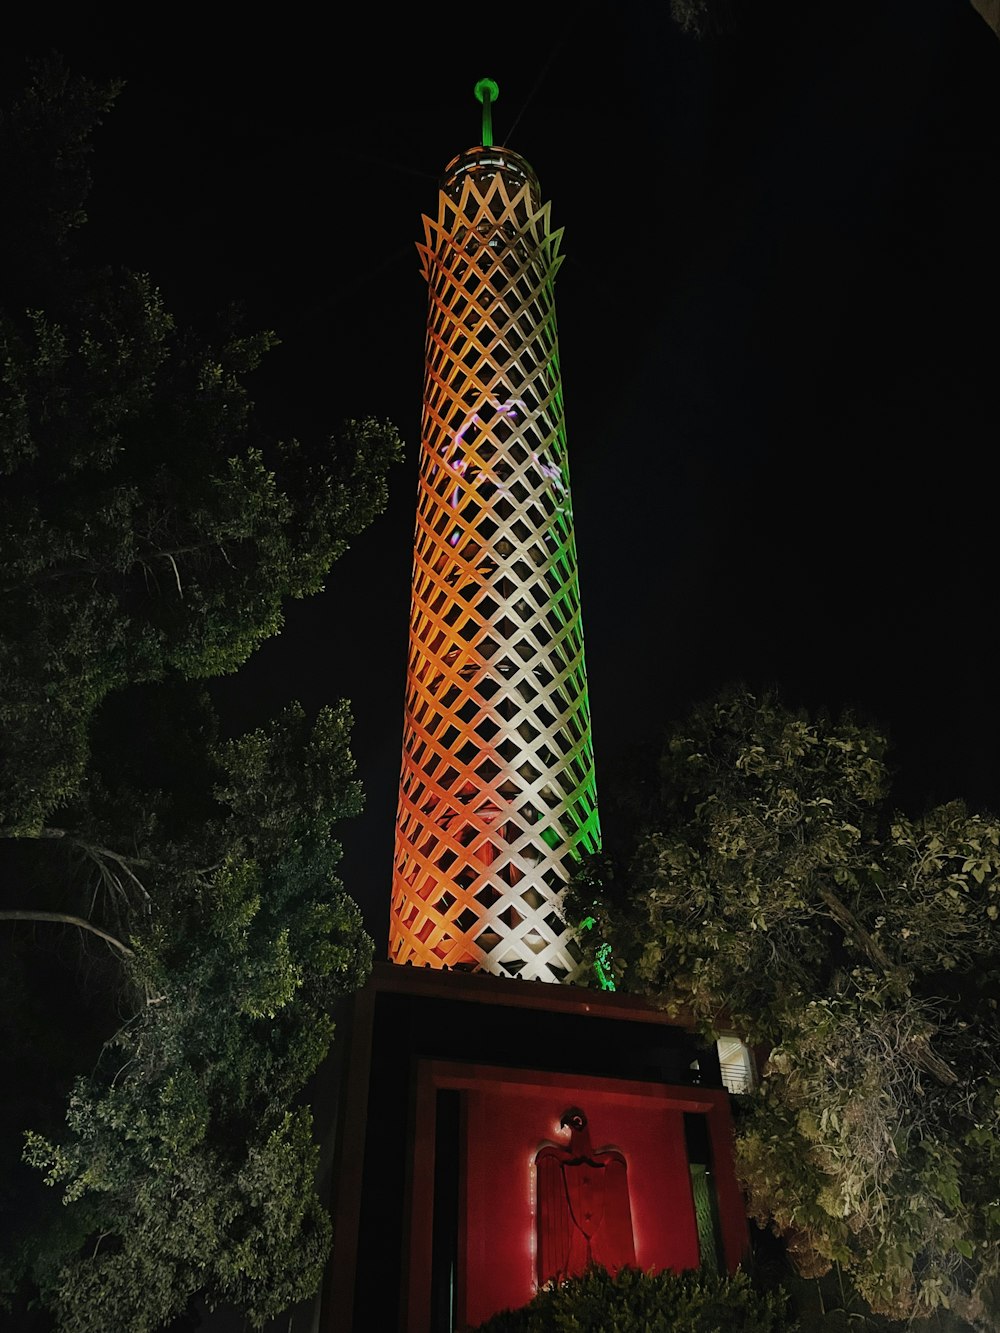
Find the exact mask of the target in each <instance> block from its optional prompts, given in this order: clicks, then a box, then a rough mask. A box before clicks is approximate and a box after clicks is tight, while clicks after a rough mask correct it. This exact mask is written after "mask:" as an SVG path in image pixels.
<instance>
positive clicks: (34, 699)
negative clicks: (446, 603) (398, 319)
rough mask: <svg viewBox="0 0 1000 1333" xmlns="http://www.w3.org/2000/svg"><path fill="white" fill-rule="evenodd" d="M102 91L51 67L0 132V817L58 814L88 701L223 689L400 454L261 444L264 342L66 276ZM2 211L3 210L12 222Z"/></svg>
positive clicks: (107, 95)
mask: <svg viewBox="0 0 1000 1333" xmlns="http://www.w3.org/2000/svg"><path fill="white" fill-rule="evenodd" d="M114 92H115V90H114V89H100V88H97V87H95V86H94V85H92V84H91V83H89V82H88V81H86V80H84V79H80V78H74V77H71V76H70V75H68V74H67V73H66V72H65V71H64V70H63V69H61V68H60V67H59V66H58V65H55V66H54V65H46V66H44V67H43V68H41V69H40V70H39V71H38V72H37V73H36V77H35V80H34V81H33V83H32V84H31V86H30V87H29V89H28V90H27V92H26V93H25V95H24V96H23V98H22V99H21V100H20V101H19V102H18V103H17V104H15V106H14V107H13V108H12V110H11V111H10V112H9V113H8V114H7V115H6V116H5V117H4V119H3V121H2V123H0V168H3V170H4V179H5V182H6V186H7V198H8V201H9V203H8V207H6V208H5V209H4V210H3V217H2V222H0V244H2V246H3V252H4V254H5V256H6V259H7V264H6V265H5V270H6V271H5V275H4V278H5V280H4V290H3V294H2V301H0V350H2V358H0V571H2V574H0V577H2V584H0V588H2V594H0V678H2V679H3V681H4V691H3V696H2V699H0V732H2V735H3V757H4V760H5V762H4V764H3V767H2V770H0V783H2V786H0V809H2V810H3V821H4V827H5V829H6V831H7V832H8V833H13V834H16V835H20V834H25V833H27V834H31V833H34V832H36V831H37V830H38V829H39V827H40V826H41V825H42V824H43V823H44V821H45V819H46V818H47V816H48V813H49V811H51V810H52V809H53V808H54V807H57V806H58V805H60V804H61V803H63V802H64V801H66V800H67V799H69V798H71V797H72V795H73V793H74V792H75V790H76V788H77V785H78V783H79V781H80V778H81V775H82V773H83V771H84V769H85V766H86V761H87V729H88V725H89V721H90V719H91V717H92V716H93V713H94V710H95V709H96V708H97V707H98V705H99V704H100V702H101V700H102V699H104V698H106V697H107V695H108V694H109V693H110V692H111V691H113V690H116V689H120V688H122V687H123V686H124V685H126V684H129V683H134V682H137V681H152V680H159V679H162V678H163V677H164V676H166V675H167V674H169V673H170V672H179V673H180V674H182V675H184V676H187V677H206V676H214V675H219V674H221V673H225V672H230V671H234V670H235V669H236V668H237V667H238V666H239V665H240V664H241V663H242V662H244V661H245V660H246V658H247V657H248V655H249V654H250V652H251V651H252V650H253V649H254V648H255V647H256V646H257V645H258V644H259V643H260V642H261V641H262V640H263V639H264V638H266V637H268V636H269V635H272V634H274V633H276V632H277V631H278V630H279V629H280V626H281V604H282V601H283V599H285V598H287V597H302V596H305V595H307V594H309V593H314V592H317V591H318V590H319V589H320V588H321V586H322V581H323V578H324V575H325V574H326V571H327V570H328V569H329V567H330V565H331V564H332V562H333V561H334V560H335V559H336V557H337V556H338V555H339V554H341V552H342V551H343V550H344V549H345V547H346V544H347V540H348V538H349V537H350V536H351V535H352V534H353V533H356V532H358V531H360V530H361V529H362V528H364V527H365V526H366V525H367V524H368V523H369V522H370V520H371V519H372V517H373V516H374V515H375V514H376V513H377V512H378V511H379V510H380V509H381V507H382V505H383V504H384V501H385V473H386V468H387V466H388V464H389V462H390V461H391V460H392V459H393V457H394V456H395V454H396V450H397V441H396V437H395V434H394V432H393V431H392V430H391V429H389V428H388V427H386V426H384V425H382V424H380V423H377V422H374V421H363V422H351V423H348V424H347V426H346V427H345V428H344V430H343V431H342V433H341V435H340V437H339V438H338V439H337V440H331V441H330V444H329V446H328V447H327V448H325V449H323V450H322V451H319V450H312V451H309V450H306V449H304V448H303V447H301V446H300V445H299V444H298V443H297V442H295V441H291V442H285V443H276V442H273V441H270V440H268V439H266V438H265V437H264V436H263V435H262V434H261V432H260V430H259V427H258V426H257V423H256V422H255V420H254V417H253V414H252V410H251V409H252V404H251V402H250V398H249V394H248V390H247V384H246V378H247V376H248V374H249V373H250V372H251V371H253V370H254V369H255V368H256V367H257V365H258V364H259V362H260V359H261V357H262V355H263V354H264V353H265V352H266V350H267V349H268V347H270V346H271V345H273V343H274V338H273V336H272V335H271V334H252V335H246V334H242V333H240V332H239V331H237V330H236V329H235V328H233V327H232V326H231V325H230V327H227V328H226V329H224V331H223V333H222V334H221V336H220V339H219V340H218V341H217V342H215V343H212V342H210V341H208V340H207V339H206V338H205V337H203V336H202V335H201V334H199V333H197V332H195V331H194V330H190V329H179V328H178V327H177V326H176V324H175V322H174V320H173V319H172V318H171V316H170V314H169V312H168V311H167V310H166V309H165V308H164V305H163V301H162V299H161V297H160V294H159V292H158V291H157V289H156V287H155V286H154V285H153V283H152V282H151V281H150V279H149V278H147V277H145V276H143V275H141V274H135V273H130V272H119V271H115V270H111V269H106V268H98V269H95V268H93V267H89V266H87V265H84V264H81V263H78V262H75V261H74V254H73V250H72V246H71V240H72V237H73V231H74V229H75V228H77V227H79V226H80V224H81V223H82V221H83V220H84V219H85V213H84V208H83V205H84V201H85V198H86V192H87V188H88V184H89V181H88V177H87V172H86V153H87V151H88V140H89V137H90V135H91V133H92V131H93V128H94V126H95V125H96V124H97V123H98V122H99V120H100V117H101V115H102V114H103V113H104V112H105V111H106V110H107V108H108V106H109V104H110V102H111V100H112V98H113V96H114ZM12 205H13V206H12Z"/></svg>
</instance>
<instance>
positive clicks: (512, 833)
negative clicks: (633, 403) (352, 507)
mask: <svg viewBox="0 0 1000 1333" xmlns="http://www.w3.org/2000/svg"><path fill="white" fill-rule="evenodd" d="M484 141H485V143H486V144H487V145H488V144H489V140H488V139H487V138H486V137H485V134H484ZM423 221H424V233H425V240H424V243H423V244H422V245H418V247H417V248H418V250H419V252H420V256H421V260H422V265H423V273H424V277H425V278H426V279H427V282H428V285H429V294H430V299H429V313H428V323H427V344H426V374H425V382H424V410H423V429H422V447H421V463H420V482H419V489H418V498H417V522H416V538H415V552H414V565H413V592H412V607H411V618H410V642H409V659H408V672H407V685H406V709H405V723H404V737H403V763H402V774H401V779H400V796H399V813H398V819H397V832H396V857H395V874H394V883H393V898H392V917H391V927H390V957H391V958H392V960H393V961H395V962H397V963H413V964H416V965H425V966H427V965H429V966H431V967H451V968H458V969H462V970H469V971H473V970H474V971H486V972H493V973H498V974H501V975H510V976H520V977H523V978H537V979H540V980H544V981H576V980H581V979H584V978H585V975H586V973H585V969H584V968H583V967H582V966H581V958H582V954H581V950H580V947H579V945H578V943H577V940H576V938H575V931H574V929H573V928H572V926H571V925H570V924H568V923H567V922H566V921H565V920H564V919H563V917H562V914H561V910H560V905H561V902H562V898H563V895H564V890H565V886H566V883H567V880H568V877H569V875H570V873H571V871H572V870H573V868H574V864H575V862H576V860H577V859H578V857H579V855H580V853H581V852H583V851H593V850H596V849H597V847H598V846H599V841H600V831H599V825H598V816H597V802H596V790H595V783H594V761H593V749H592V745H591V731H590V711H589V705H588V700H587V687H586V676H585V671H584V657H583V633H582V627H581V619H580V594H579V582H578V577H577V560H576V548H575V542H574V536H573V518H572V509H571V506H570V487H569V473H568V469H567V456H566V433H565V427H564V418H563V395H562V388H561V385H560V377H559V350H558V343H557V338H556V321H555V305H554V295H553V282H554V279H555V275H556V272H557V270H558V268H559V265H560V262H561V260H560V255H559V245H560V241H561V238H562V232H561V230H560V231H557V232H553V231H552V230H551V228H550V222H549V205H548V204H547V203H546V204H544V205H543V204H542V203H541V201H540V194H539V187H538V182H537V179H536V177H535V175H534V172H533V171H532V170H531V168H530V167H529V166H528V164H527V163H526V162H525V161H524V160H523V159H522V158H521V157H519V156H518V155H517V154H515V153H512V152H510V151H508V150H507V149H503V148H493V147H490V146H485V147H482V148H474V149H471V150H469V151H468V152H467V153H464V154H462V155H461V156H459V157H457V158H455V160H454V161H453V162H451V163H450V164H449V166H448V168H447V169H446V174H445V179H444V182H443V185H442V189H441V192H440V195H439V199H438V214H437V218H436V219H431V218H429V217H425V218H424V219H423Z"/></svg>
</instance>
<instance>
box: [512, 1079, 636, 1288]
mask: <svg viewBox="0 0 1000 1333" xmlns="http://www.w3.org/2000/svg"><path fill="white" fill-rule="evenodd" d="M559 1123H560V1126H562V1127H563V1128H565V1129H568V1130H569V1132H570V1141H569V1145H568V1146H566V1145H560V1144H555V1143H546V1144H544V1145H543V1146H542V1147H541V1148H539V1150H538V1152H537V1153H536V1154H535V1180H536V1187H537V1195H536V1197H537V1213H536V1230H537V1276H538V1284H539V1286H541V1285H542V1284H543V1283H545V1282H549V1281H562V1279H563V1278H566V1277H569V1276H572V1275H573V1274H577V1273H582V1272H583V1271H584V1270H585V1269H586V1268H587V1267H588V1266H589V1265H590V1264H601V1265H603V1266H604V1267H605V1268H607V1269H608V1271H609V1272H612V1273H613V1272H616V1271H617V1270H618V1269H619V1268H624V1267H628V1266H634V1265H635V1240H634V1237H633V1234H632V1208H631V1204H630V1202H629V1192H628V1163H627V1162H626V1160H625V1154H624V1153H622V1152H621V1151H619V1149H617V1148H612V1147H605V1148H598V1149H595V1148H594V1147H593V1146H592V1144H591V1141H590V1129H589V1127H588V1124H587V1116H586V1113H585V1112H584V1111H582V1110H581V1109H580V1107H578V1106H571V1107H569V1108H568V1109H567V1110H566V1111H564V1112H563V1115H562V1118H561V1120H560V1121H559Z"/></svg>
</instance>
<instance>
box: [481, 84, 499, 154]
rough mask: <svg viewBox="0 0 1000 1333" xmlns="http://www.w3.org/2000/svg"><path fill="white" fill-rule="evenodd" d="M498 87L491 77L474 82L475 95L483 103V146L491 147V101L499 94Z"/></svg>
mask: <svg viewBox="0 0 1000 1333" xmlns="http://www.w3.org/2000/svg"><path fill="white" fill-rule="evenodd" d="M499 93H500V89H499V88H498V87H497V86H496V84H495V83H494V82H493V80H492V79H480V80H479V82H478V83H477V84H476V97H477V98H478V100H479V101H480V102H482V104H483V147H484V148H492V147H493V103H494V102H495V101H496V100H497V97H498V96H499Z"/></svg>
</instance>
